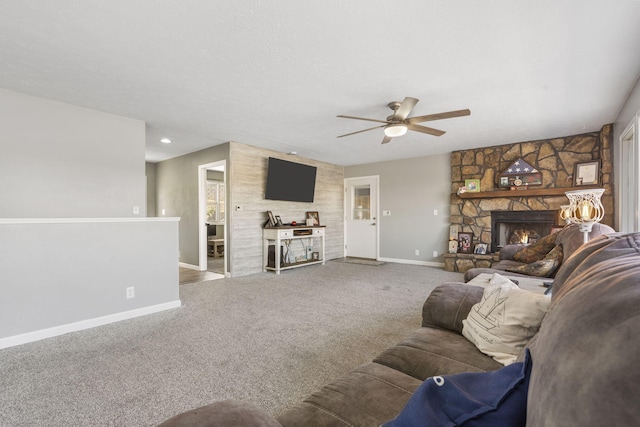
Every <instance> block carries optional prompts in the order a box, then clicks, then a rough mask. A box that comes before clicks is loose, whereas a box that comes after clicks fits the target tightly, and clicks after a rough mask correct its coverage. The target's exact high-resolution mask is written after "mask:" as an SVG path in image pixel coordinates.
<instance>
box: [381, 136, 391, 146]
mask: <svg viewBox="0 0 640 427" xmlns="http://www.w3.org/2000/svg"><path fill="white" fill-rule="evenodd" d="M392 139H393V138H392V137H390V136H387V135H385V136H384V138H382V142H381V144H386V143H388V142H391V140H392Z"/></svg>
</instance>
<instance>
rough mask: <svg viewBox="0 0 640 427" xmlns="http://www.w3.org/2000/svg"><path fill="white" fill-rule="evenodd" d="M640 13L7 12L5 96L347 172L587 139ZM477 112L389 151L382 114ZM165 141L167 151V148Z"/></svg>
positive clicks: (180, 144) (607, 6)
mask: <svg viewBox="0 0 640 427" xmlns="http://www.w3.org/2000/svg"><path fill="white" fill-rule="evenodd" d="M639 23H640V1H637V0H608V1H604V0H563V1H560V0H544V1H529V2H523V1H513V0H490V1H477V0H458V1H450V0H438V1H435V0H408V1H401V0H394V1H392V0H388V1H384V0H375V1H371V0H367V1H365V0H357V1H336V0H330V1H327V0H323V1H294V0H279V1H272V2H266V1H257V0H252V1H234V2H231V1H227V2H221V1H207V0H184V1H178V0H175V1H170V0H132V1H124V0H110V1H106V0H102V1H98V0H96V1H86V0H65V1H64V2H53V1H49V0H37V1H36V0H21V1H3V2H0V87H2V88H5V89H9V90H15V91H18V92H22V93H27V94H31V95H36V96H40V97H44V98H50V99H54V100H58V101H63V102H67V103H71V104H75V105H80V106H84V107H88V108H92V109H95V110H100V111H104V112H108V113H113V114H118V115H122V116H126V117H131V118H135V119H139V120H144V121H145V122H146V123H147V159H148V160H149V161H159V160H163V159H166V158H170V157H174V156H177V155H181V154H185V153H188V152H192V151H196V150H199V149H202V148H206V147H210V146H213V145H218V144H222V143H224V142H227V141H238V142H241V143H245V144H250V145H255V146H260V147H267V148H271V149H273V150H277V151H281V152H289V151H297V152H298V154H299V155H300V156H303V157H309V158H313V159H317V160H322V161H327V162H331V163H335V164H339V165H353V164H361V163H371V162H377V161H384V160H391V159H400V158H407V157H413V156H423V155H429V154H438V153H446V152H450V151H452V150H459V149H464V148H474V147H482V146H489V145H498V144H506V143H510V142H516V141H526V140H535V139H542V138H550V137H555V136H565V135H570V134H576V133H582V132H589V131H595V130H598V129H600V127H601V126H602V125H603V124H606V123H611V122H613V121H614V120H615V118H616V116H617V114H618V112H619V111H620V109H621V107H622V105H623V103H624V101H625V99H626V97H627V95H628V93H629V91H630V90H631V88H632V87H633V85H634V84H635V82H636V80H637V79H638V76H639V75H640V55H638V52H640V25H639ZM405 96H412V97H416V98H419V99H420V102H419V103H418V105H417V106H416V107H415V109H414V111H413V114H412V115H424V114H430V113H436V112H441V111H449V110H457V109H463V108H469V109H471V116H469V117H461V118H455V119H448V120H442V121H437V122H429V123H428V125H429V126H432V127H435V128H439V129H442V130H445V131H447V133H446V134H445V135H444V136H442V137H439V138H438V137H434V136H430V135H424V134H420V133H413V132H409V133H408V134H407V135H406V136H403V137H401V138H396V139H394V140H393V141H392V142H391V143H390V144H386V145H381V144H380V141H381V140H382V136H383V132H382V130H381V129H377V130H373V131H370V132H365V133H361V134H358V135H354V136H351V137H347V138H340V139H337V138H336V136H337V135H341V134H344V133H349V132H353V131H357V130H360V129H365V128H368V127H372V126H375V124H372V123H370V122H364V121H362V122H360V121H355V120H345V119H339V118H336V117H335V116H336V115H338V114H346V115H356V116H365V117H371V118H380V119H383V118H385V117H386V116H387V115H389V114H390V112H391V111H390V110H389V109H388V108H387V106H386V104H387V103H388V102H390V101H395V100H397V101H401V100H402V99H403V98H404V97H405ZM162 137H168V138H171V139H172V140H173V143H172V144H169V145H164V144H161V143H160V142H159V140H160V138H162Z"/></svg>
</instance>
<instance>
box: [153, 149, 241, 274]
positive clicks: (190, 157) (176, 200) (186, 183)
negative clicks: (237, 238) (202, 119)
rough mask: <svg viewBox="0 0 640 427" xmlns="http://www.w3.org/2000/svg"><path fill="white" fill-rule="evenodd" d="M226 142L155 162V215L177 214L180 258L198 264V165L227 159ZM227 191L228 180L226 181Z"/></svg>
mask: <svg viewBox="0 0 640 427" xmlns="http://www.w3.org/2000/svg"><path fill="white" fill-rule="evenodd" d="M228 158H229V143H225V144H222V145H217V146H215V147H211V148H207V149H205V150H200V151H196V152H195V153H190V154H186V155H184V156H180V157H175V158H173V159H169V160H165V161H162V162H159V163H156V215H157V216H162V209H164V210H165V214H164V216H169V217H180V242H179V249H180V261H181V262H184V263H186V264H191V265H198V262H199V260H198V221H199V218H198V166H200V165H204V164H207V163H213V162H218V161H221V160H227V159H228ZM225 187H226V189H227V191H229V184H228V183H227V184H226V186H225Z"/></svg>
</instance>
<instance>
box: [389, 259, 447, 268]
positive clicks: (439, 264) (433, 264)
mask: <svg viewBox="0 0 640 427" xmlns="http://www.w3.org/2000/svg"><path fill="white" fill-rule="evenodd" d="M378 261H384V262H395V263H397V264H412V265H424V266H427V267H440V268H444V262H431V261H417V260H412V259H397V258H378Z"/></svg>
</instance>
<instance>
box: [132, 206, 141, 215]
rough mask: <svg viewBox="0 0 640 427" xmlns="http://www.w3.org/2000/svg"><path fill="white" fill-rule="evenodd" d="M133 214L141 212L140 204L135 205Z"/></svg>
mask: <svg viewBox="0 0 640 427" xmlns="http://www.w3.org/2000/svg"><path fill="white" fill-rule="evenodd" d="M133 214H134V215H138V214H140V206H134V207H133Z"/></svg>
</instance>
